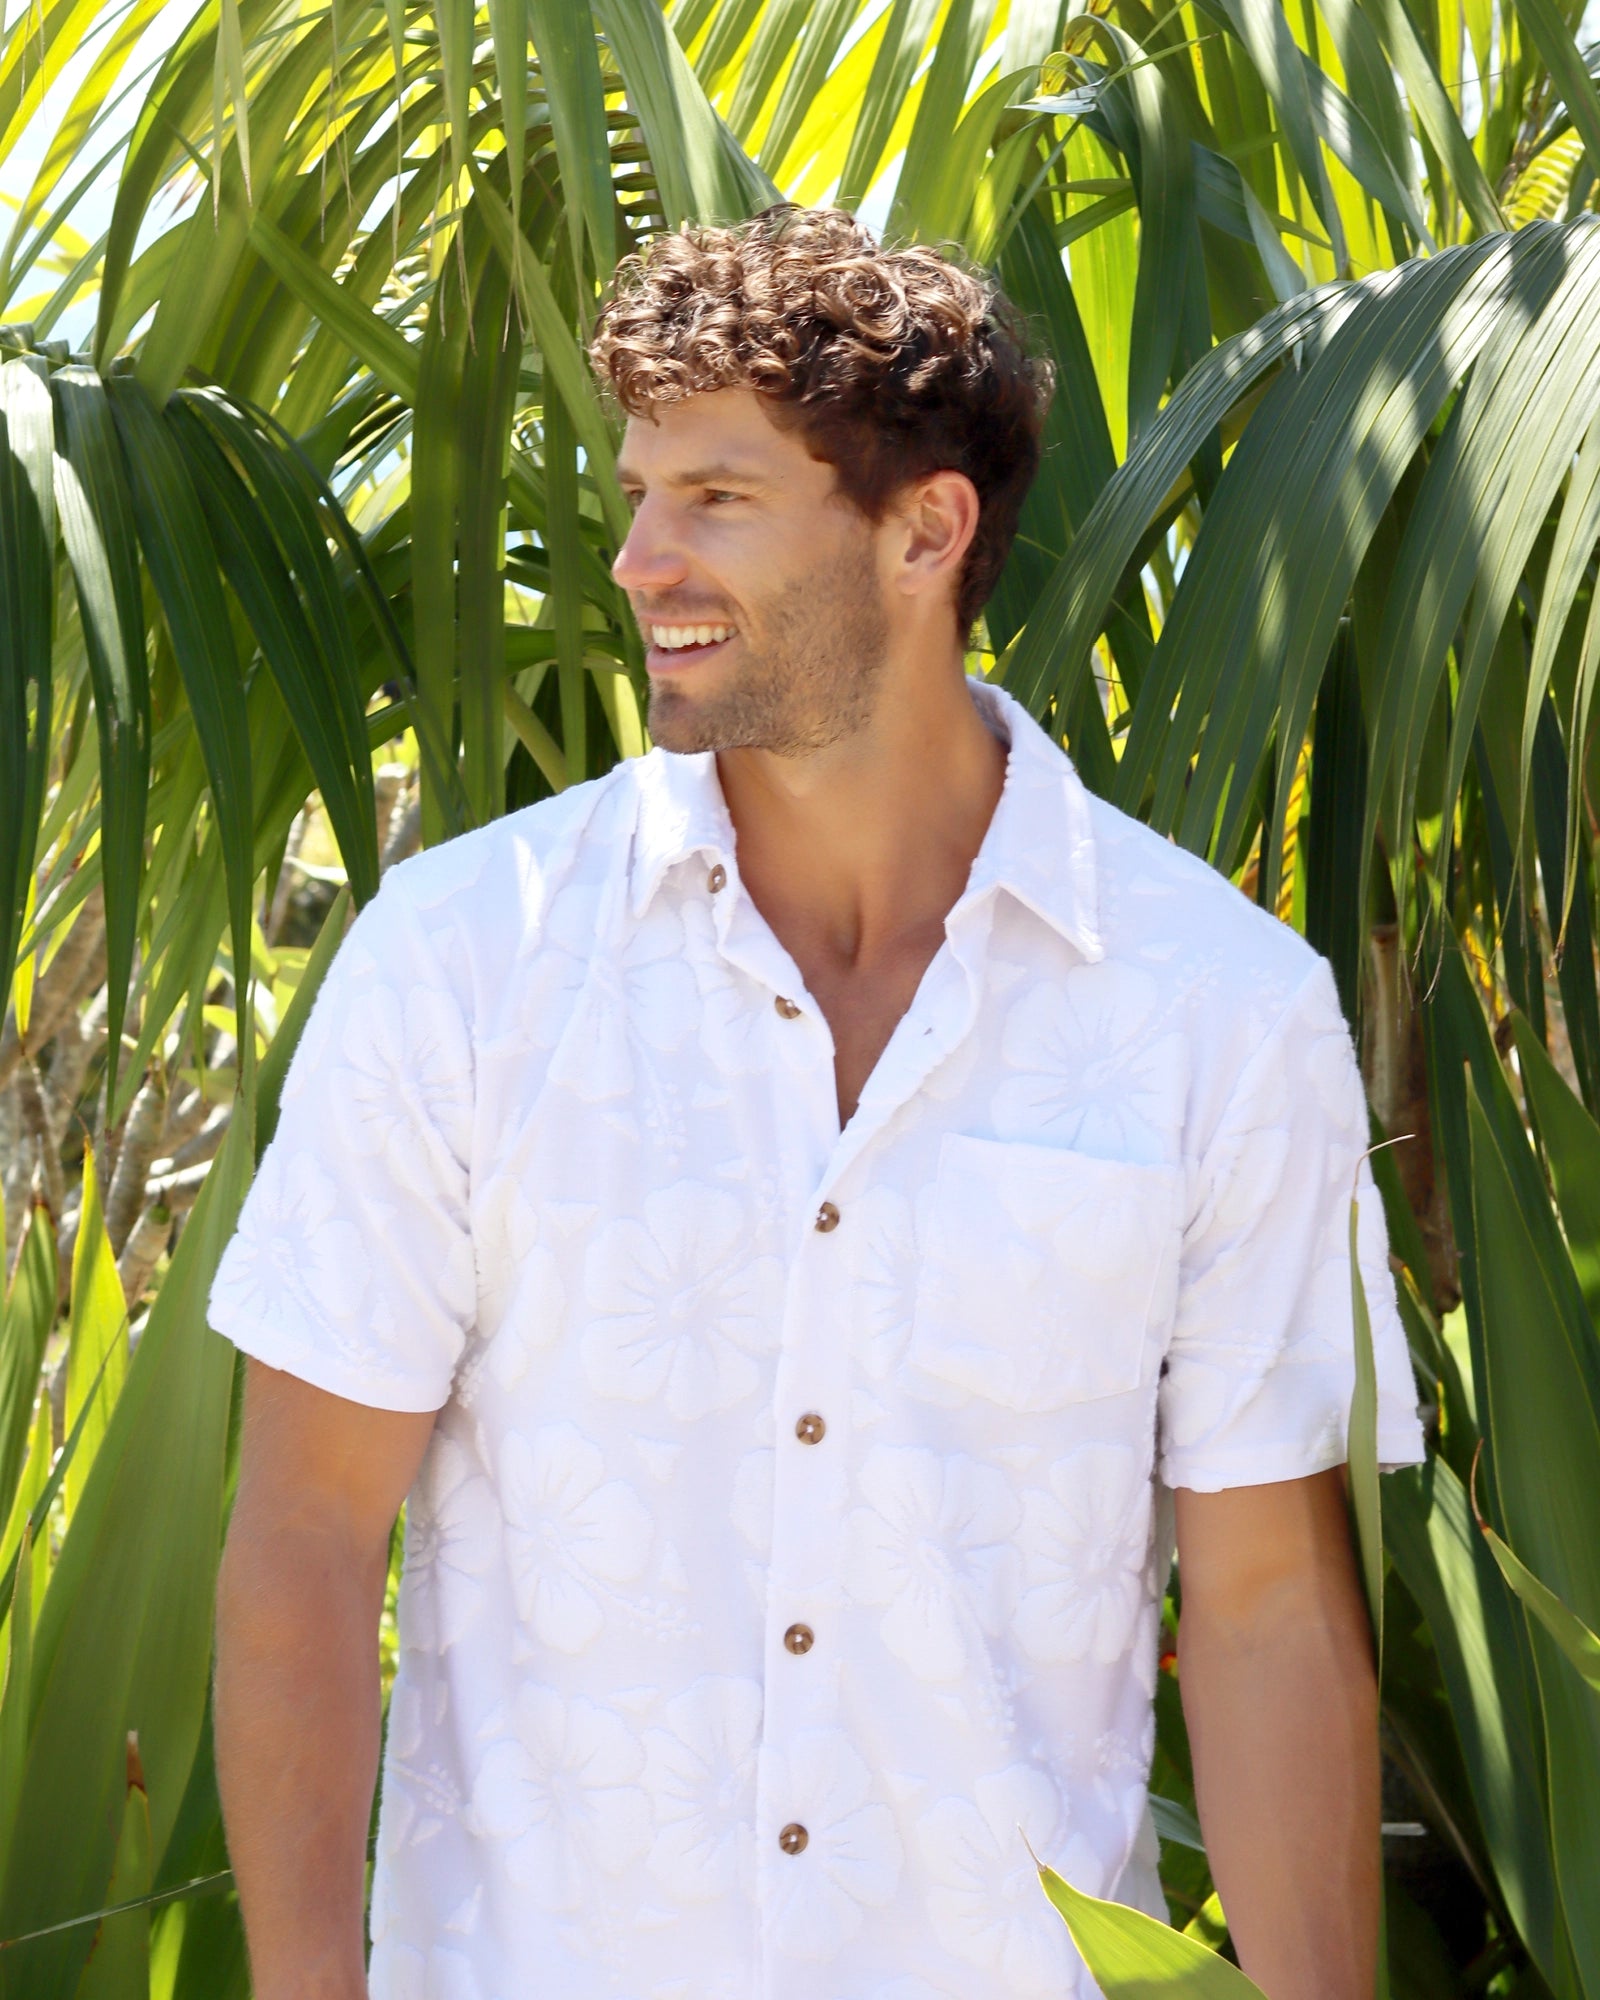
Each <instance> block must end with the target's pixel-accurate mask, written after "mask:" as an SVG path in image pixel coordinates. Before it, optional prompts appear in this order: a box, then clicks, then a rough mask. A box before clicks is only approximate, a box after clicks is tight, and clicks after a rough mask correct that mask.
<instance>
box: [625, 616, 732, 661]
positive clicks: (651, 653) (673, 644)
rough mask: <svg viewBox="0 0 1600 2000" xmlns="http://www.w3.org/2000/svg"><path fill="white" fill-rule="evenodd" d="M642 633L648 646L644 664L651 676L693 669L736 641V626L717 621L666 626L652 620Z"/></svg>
mask: <svg viewBox="0 0 1600 2000" xmlns="http://www.w3.org/2000/svg"><path fill="white" fill-rule="evenodd" d="M644 629H645V637H646V640H647V642H648V651H647V654H646V659H645V664H646V666H647V667H648V668H649V670H650V671H651V673H671V672H672V671H673V669H674V668H677V667H687V666H692V665H693V664H694V663H695V662H697V661H699V660H704V659H707V658H709V656H710V655H711V654H712V653H715V652H716V651H717V650H718V649H719V648H720V647H722V646H725V645H726V644H727V643H728V641H729V640H730V639H734V638H737V637H738V627H737V626H734V625H727V624H723V623H721V622H720V621H719V622H711V621H708V622H706V623H705V624H696V625H667V624H664V623H663V624H658V623H656V622H655V621H654V620H651V621H650V622H649V623H647V624H646V625H645V628H644Z"/></svg>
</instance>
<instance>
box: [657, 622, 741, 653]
mask: <svg viewBox="0 0 1600 2000" xmlns="http://www.w3.org/2000/svg"><path fill="white" fill-rule="evenodd" d="M733 633H734V628H733V626H731V625H652V626H651V628H650V638H651V643H652V644H654V645H657V646H659V647H660V648H661V649H662V651H663V652H667V653H670V652H674V651H676V650H677V648H679V647H681V646H711V645H720V644H721V642H722V641H723V640H724V639H731V638H732V637H733Z"/></svg>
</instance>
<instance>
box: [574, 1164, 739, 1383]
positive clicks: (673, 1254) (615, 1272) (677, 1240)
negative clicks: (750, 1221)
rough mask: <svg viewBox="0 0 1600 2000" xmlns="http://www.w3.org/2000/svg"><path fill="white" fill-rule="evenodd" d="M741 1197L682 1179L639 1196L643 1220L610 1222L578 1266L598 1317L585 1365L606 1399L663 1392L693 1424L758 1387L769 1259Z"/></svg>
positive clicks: (587, 1336) (587, 1335)
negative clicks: (752, 1248)
mask: <svg viewBox="0 0 1600 2000" xmlns="http://www.w3.org/2000/svg"><path fill="white" fill-rule="evenodd" d="M743 1232H744V1216H743V1213H742V1211H741V1209H740V1207H739V1204H738V1203H737V1202H736V1201H735V1200H734V1199H733V1197H732V1196H731V1195H729V1194H725V1193H724V1192H723V1191H722V1190H721V1189H720V1188H713V1187H707V1186H704V1185H702V1184H700V1183H697V1182H692V1181H680V1182H678V1183H677V1184H676V1185H675V1186H673V1187H669V1188H658V1189H656V1190H655V1191H654V1192H652V1193H651V1194H649V1195H647V1196H646V1197H645V1202H644V1219H643V1220H642V1221H640V1222H635V1221H633V1220H631V1219H630V1218H624V1219H622V1220H619V1221H617V1222H613V1223H610V1224H609V1225H608V1226H607V1227H606V1228H605V1229H604V1230H603V1231H602V1232H601V1233H600V1235H599V1236H598V1237H597V1238H596V1239H595V1242H594V1244H593V1245H592V1246H591V1248H590V1251H589V1254H588V1257H587V1259H586V1261H585V1266H584V1279H585V1291H586V1296H587V1298H588V1302H589V1305H590V1306H591V1307H592V1308H593V1309H594V1311H595V1314H596V1317H594V1318H593V1319H592V1320H591V1321H590V1324H589V1325H588V1326H587V1327H586V1328H585V1330H584V1334H583V1339H582V1353H583V1361H584V1366H585V1368H586V1370H587V1371H588V1377H589V1381H590V1384H591V1385H592V1387H593V1388H594V1389H595V1391H596V1393H597V1394H599V1395H602V1396H617V1397H620V1398H622V1399H623V1400H624V1401H626V1402H633V1403H643V1402H653V1401H654V1400H656V1398H658V1397H660V1398H662V1399H664V1401H665V1403H666V1406H667V1408H668V1410H669V1411H670V1412H671V1413H672V1415H673V1416H675V1417H678V1418H681V1419H683V1420H684V1421H687V1422H692V1421H694V1420H695V1419H696V1418H699V1417H704V1416H708V1415H710V1414H712V1413H713V1412H716V1411H721V1410H727V1409H731V1408H732V1407H733V1405H734V1404H736V1403H741V1402H743V1401H744V1399H745V1398H746V1397H747V1396H749V1395H750V1394H751V1393H752V1391H753V1390H754V1389H755V1386H756V1383H757V1381H758V1380H759V1379H760V1378H759V1373H758V1369H757V1357H758V1356H759V1355H761V1354H764V1353H766V1352H767V1351H769V1350H770V1349H771V1348H772V1347H773V1345H774V1344H775V1343H776V1339H777V1331H778V1329H777V1314H776V1311H775V1305H776V1299H775V1293H776V1290H777V1284H778V1264H777V1260H776V1259H775V1258H764V1257H755V1258H752V1257H751V1256H750V1254H749V1247H748V1245H747V1243H746V1242H745V1240H744V1233H743Z"/></svg>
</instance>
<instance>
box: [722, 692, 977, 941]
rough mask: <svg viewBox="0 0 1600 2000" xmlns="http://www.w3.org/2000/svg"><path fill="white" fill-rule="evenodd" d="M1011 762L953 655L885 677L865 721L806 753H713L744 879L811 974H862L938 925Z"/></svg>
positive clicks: (962, 881)
mask: <svg viewBox="0 0 1600 2000" xmlns="http://www.w3.org/2000/svg"><path fill="white" fill-rule="evenodd" d="M887 681H888V677H886V683H887ZM1005 762H1006V753H1005V749H1004V746H1003V745H1002V744H1001V742H1000V741H999V740H998V739H997V738H996V736H995V735H994V733H993V731H992V730H991V729H990V727H989V726H988V724H987V723H986V722H985V720H984V719H983V717H982V716H981V715H980V714H979V712H978V708H977V706H976V704H975V703H974V701H973V699H972V696H971V692H970V690H969V688H968V686H967V683H966V680H965V678H964V676H963V674H962V673H961V670H960V665H959V662H957V663H955V664H954V665H953V667H952V669H951V670H950V671H949V672H940V673H939V674H938V676H937V678H936V679H935V678H934V676H933V675H931V674H930V675H929V676H928V678H927V679H926V680H923V681H921V682H920V683H919V684H914V686H913V688H912V690H911V691H905V690H897V689H895V688H894V687H893V686H892V685H889V684H886V686H885V691H884V698H883V699H882V700H881V701H880V703H879V705H878V708H877V710H876V712H875V714H874V716H873V718H872V720H871V721H870V722H869V723H868V725H867V726H866V728H864V729H863V730H861V731H859V732H858V733H857V734H856V735H854V736H852V737H850V738H849V739H847V740H846V741H845V742H842V743H838V744H834V745H831V746H830V747H829V748H828V749H826V750H824V751H820V752H818V753H816V754H815V755H813V756H809V757H799V758H795V757H776V756H773V755H772V754H771V753H769V752H766V751H759V750H738V751H724V752H722V753H721V754H720V755H719V757H718V760H717V764H718V773H719V776H720V777H721V781H722V788H723V795H724V797H725V798H726V800H727V803H728V810H729V813H730V815H731V816H732V819H733V824H734V829H735V832H736V833H737V836H738V845H739V872H740V875H741V877H742V879H743V881H744V883H745V886H746V887H747V889H748V890H749V892H750V894H751V896H752V897H753V898H754V900H755V903H756V906H757V908H758V909H760V910H761V912H762V914H763V915H764V916H765V917H766V919H767V921H768V922H769V923H770V924H771V925H772V927H773V930H774V931H775V932H776V933H777V935H778V937H779V939H780V940H781V941H782V943H783V944H784V945H785V946H787V947H788V949H789V950H790V952H791V953H792V954H793V956H794V957H795V959H796V961H797V962H798V963H799V965H800V967H801V970H802V971H803V972H805V973H806V975H807V977H808V979H809V978H811V977H813V976H814V975H816V976H821V977H822V978H824V979H826V978H827V977H828V976H829V975H833V976H839V975H843V976H846V977H848V976H849V975H850V974H851V973H854V972H867V971H870V969H871V968H872V967H873V966H874V965H875V964H877V963H879V962H881V961H882V960H884V959H885V958H887V957H893V956H896V955H897V954H898V953H899V952H900V951H902V950H903V948H904V946H905V944H906V941H907V939H908V938H910V937H915V936H919V935H926V934H928V933H930V932H932V931H933V930H935V929H942V926H943V922H944V918H945V915H946V914H947V912H948V911H949V909H950V908H951V906H952V904H954V903H955V902H956V900H957V899H958V898H959V896H960V895H961V892H962V890H963V888H964V887H965V885H966V881H967V876H968V874H969V872H970V870H971V867H972V863H973V860H974V859H975V857H976V855H977V852H978V849H979V847H980V846H981V845H982V842H983V837H984V834H985V832H986V830H987V828H988V825H989V821H990V819H991V818H992V817H993V815H994V809H995V807H996V805H997V804H998V803H999V799H1000V793H1001V790H1002V788H1003V785H1004V781H1005Z"/></svg>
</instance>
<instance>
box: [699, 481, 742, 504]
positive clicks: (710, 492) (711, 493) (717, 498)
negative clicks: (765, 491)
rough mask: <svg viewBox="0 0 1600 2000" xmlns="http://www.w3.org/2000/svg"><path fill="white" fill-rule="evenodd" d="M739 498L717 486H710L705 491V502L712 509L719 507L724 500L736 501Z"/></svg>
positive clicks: (737, 495)
mask: <svg viewBox="0 0 1600 2000" xmlns="http://www.w3.org/2000/svg"><path fill="white" fill-rule="evenodd" d="M739 498H740V495H739V494H737V493H728V492H725V491H724V490H723V489H722V488H721V487H718V486H711V487H707V489H706V501H707V503H708V504H709V505H710V506H713V507H715V506H718V505H720V504H721V502H722V501H724V500H737V499H739Z"/></svg>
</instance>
